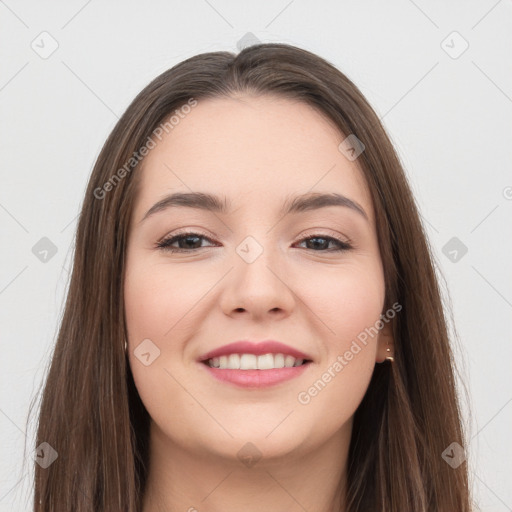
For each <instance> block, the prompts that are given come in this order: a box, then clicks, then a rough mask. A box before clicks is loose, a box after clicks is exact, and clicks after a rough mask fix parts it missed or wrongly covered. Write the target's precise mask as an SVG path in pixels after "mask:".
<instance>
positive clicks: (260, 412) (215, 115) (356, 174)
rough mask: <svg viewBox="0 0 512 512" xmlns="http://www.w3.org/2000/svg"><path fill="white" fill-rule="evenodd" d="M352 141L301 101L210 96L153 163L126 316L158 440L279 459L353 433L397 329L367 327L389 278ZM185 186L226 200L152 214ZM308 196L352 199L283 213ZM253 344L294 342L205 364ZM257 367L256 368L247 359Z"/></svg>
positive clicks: (136, 226) (133, 248)
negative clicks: (348, 149) (344, 147)
mask: <svg viewBox="0 0 512 512" xmlns="http://www.w3.org/2000/svg"><path fill="white" fill-rule="evenodd" d="M164 133H165V132H164ZM344 139H345V137H344V136H342V135H341V134H340V133H339V132H338V131H337V130H336V129H335V127H334V126H333V125H332V124H330V122H329V121H327V120H326V119H325V118H324V117H323V116H322V115H320V114H319V113H318V112H316V111H315V110H314V109H312V108H311V107H310V106H308V105H306V104H304V103H299V102H293V101H291V100H285V99H281V98H275V97H271V96H262V97H253V96H241V97H238V98H236V99H213V100H212V99H209V100H200V101H198V104H197V106H195V107H194V108H193V109H191V112H190V113H188V114H187V115H186V116H183V118H182V119H180V120H179V123H178V124H176V125H175V126H174V128H173V129H172V130H171V131H170V132H169V134H168V135H165V136H164V137H163V138H162V141H161V142H158V144H157V146H156V147H155V148H154V149H152V150H151V151H150V152H149V154H148V155H147V157H146V158H145V160H144V164H143V168H142V169H141V170H140V171H138V172H141V173H142V174H141V181H140V189H139V194H138V196H137V200H136V203H135V205H134V210H133V216H132V221H131V227H130V236H129V243H128V248H127V251H128V252H127V268H126V276H125V283H124V287H125V289H124V292H125V308H126V309H125V313H126V322H127V329H128V350H129V361H130V366H131V369H132V372H133V376H134V379H135V384H136V386H137V389H138V392H139V394H140V397H141V399H142V401H143V403H144V405H145V407H146V409H147V410H148V412H149V414H150V416H151V418H152V435H153V436H156V437H157V439H158V441H159V442H160V446H161V447H168V448H171V447H172V448H173V449H178V448H179V449H181V450H186V451H187V452H190V453H194V454H197V456H198V457H205V456H207V457H212V456H216V457H223V458H231V459H236V458H237V457H238V458H240V457H241V456H242V455H248V456H251V455H252V456H254V457H256V458H257V457H260V456H261V457H264V458H266V459H267V460H269V459H271V458H272V457H279V456H283V455H285V454H291V455H300V454H302V453H305V452H306V451H311V450H313V449H315V448H318V446H320V445H321V444H322V443H326V442H327V441H328V440H332V439H334V438H337V439H345V440H346V439H348V438H349V437H350V431H351V425H352V421H351V419H352V416H353V414H354V412H355V410H356V408H357V407H358V405H359V403H360V402H361V400H362V398H363V396H364V394H365V391H366V389H367V387H368V384H369V381H370V378H371V375H372V372H373V369H374V366H375V362H376V361H382V360H383V359H384V357H385V348H386V342H387V341H389V339H390V338H387V334H386V338H385V337H384V336H385V333H386V331H387V325H386V326H385V327H384V329H383V330H382V331H381V332H380V333H379V334H377V335H371V334H370V335H368V333H369V332H370V333H374V332H375V330H373V331H368V329H370V328H372V327H374V326H375V324H376V323H378V321H379V319H380V315H381V313H383V307H384V292H385V287H384V276H383V268H382V264H381V260H380V256H379V247H378V242H377V233H376V228H375V219H374V212H373V208H372V203H371V198H370V196H369V193H368V190H367V188H366V184H365V181H364V178H363V176H362V173H361V171H360V170H359V168H358V166H357V160H353V161H351V160H350V159H348V158H347V157H346V156H345V154H344V153H342V152H341V151H340V150H339V149H338V147H339V145H340V143H341V142H342V141H343V140H344ZM177 193H181V194H192V193H194V194H197V193H201V194H208V195H212V196H215V197H216V198H218V201H219V203H220V204H221V205H222V204H223V205H224V206H225V209H224V210H223V211H221V210H220V209H214V208H213V207H212V206H213V202H204V203H203V205H204V206H203V207H201V208H199V207H197V206H196V207H194V206H193V205H188V206H187V205H186V204H185V203H186V201H185V200H182V201H181V202H180V203H179V202H175V203H174V204H171V203H170V202H169V203H168V204H167V206H166V205H165V204H164V205H162V204H161V205H160V206H159V207H156V208H154V209H153V210H152V212H151V213H149V214H148V212H149V211H150V210H151V209H152V207H153V206H154V205H155V204H157V203H159V202H160V201H162V200H163V199H164V198H166V197H168V196H169V195H171V194H177ZM308 194H309V198H310V199H311V197H313V196H311V194H329V195H332V194H338V197H345V198H347V200H344V201H341V202H340V203H339V204H332V203H331V204H330V205H328V206H326V205H325V204H326V203H325V201H318V202H317V203H314V202H311V203H308V204H309V206H304V207H302V208H301V207H299V208H292V209H291V210H290V212H288V213H286V210H287V209H288V208H289V207H290V206H291V205H292V206H293V204H295V203H293V199H294V198H295V197H299V196H303V195H305V196H304V197H305V198H308ZM196 204H197V201H196ZM184 233H192V234H191V235H189V236H188V237H187V236H183V234H184ZM178 234H180V235H182V238H181V239H175V240H174V241H172V240H170V239H171V238H173V237H175V236H176V235H178ZM165 240H168V241H169V240H170V241H169V242H167V248H165V247H158V245H157V244H159V243H161V242H165ZM337 240H339V242H338V241H337ZM172 249H174V250H175V251H176V252H172ZM337 249H342V250H337ZM381 326H382V325H381ZM365 329H367V330H366V331H365ZM365 332H366V336H365V335H364V334H363V333H365ZM363 339H364V340H365V341H363ZM243 340H246V341H249V342H253V343H254V344H255V345H258V343H259V342H262V341H264V340H274V341H277V342H280V343H282V344H285V345H286V346H287V347H284V348H283V347H275V346H272V345H267V346H265V347H263V348H262V349H261V350H260V352H263V353H264V354H265V353H271V354H273V355H272V356H270V357H269V356H263V357H261V358H260V357H258V355H257V354H258V350H257V349H258V348H261V347H256V349H254V345H252V346H245V347H235V348H231V349H229V348H228V350H227V352H228V355H226V356H225V357H224V358H219V359H218V360H210V363H211V364H214V365H222V366H221V367H219V368H212V367H210V366H209V364H210V363H208V362H207V361H206V362H205V361H203V359H205V358H206V356H207V355H208V353H209V352H211V351H213V350H216V349H219V348H221V347H223V346H225V345H228V344H232V343H234V342H236V341H243ZM253 349H254V350H253ZM294 350H295V351H300V352H301V353H303V354H305V355H306V356H307V358H306V359H307V360H308V361H310V362H307V363H306V364H305V365H301V366H300V367H294V366H292V367H291V368H290V367H285V368H281V369H263V368H268V367H270V366H282V364H283V363H284V364H288V365H289V364H298V363H300V361H297V359H298V358H294V357H293V354H294ZM236 353H242V354H245V355H244V356H243V357H241V358H240V359H238V358H237V356H236V355H234V354H236ZM276 353H277V354H283V356H285V357H283V356H280V355H277V356H276V355H275V354H276ZM229 354H232V355H233V357H232V356H230V355H229ZM295 355H297V354H295ZM286 356H289V357H286ZM226 364H228V365H232V367H231V369H230V368H227V369H226V368H225V365H226ZM240 364H241V365H242V367H243V368H244V369H236V368H237V365H240ZM253 365H261V368H262V369H245V368H254V366H253ZM226 379H227V380H226ZM246 443H252V444H251V445H246ZM244 445H245V447H244ZM242 447H244V448H243V449H242V451H241V452H240V450H241V448H242ZM244 450H245V452H244ZM240 460H242V459H240Z"/></svg>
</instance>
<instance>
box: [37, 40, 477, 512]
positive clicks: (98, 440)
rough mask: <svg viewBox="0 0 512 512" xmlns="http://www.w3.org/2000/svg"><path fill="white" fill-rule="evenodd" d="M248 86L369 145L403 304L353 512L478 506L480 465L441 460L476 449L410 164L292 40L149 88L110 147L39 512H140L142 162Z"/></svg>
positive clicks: (357, 431)
mask: <svg viewBox="0 0 512 512" xmlns="http://www.w3.org/2000/svg"><path fill="white" fill-rule="evenodd" d="M240 93H242V94H246V93H248V94H257V95H259V94H273V95H281V96H282V97H285V98H291V99H294V100H300V101H302V102H305V103H308V104H309V105H311V106H313V107H315V108H316V109H318V111H319V112H321V113H322V114H323V115H325V116H326V117H327V118H328V119H330V120H331V121H333V122H334V123H335V124H336V125H337V126H338V128H339V131H340V134H341V135H344V136H348V135H350V134H353V135H355V136H356V137H357V138H358V139H359V140H360V141H362V142H363V144H364V146H365V150H364V151H363V152H362V153H361V154H360V156H359V158H358V164H359V166H360V167H361V169H362V171H363V173H364V176H365V178H366V182H367V184H368V187H369V190H370V192H371V196H372V200H373V205H374V209H375V215H376V222H377V232H378V237H379V247H380V251H381V258H382V262H383V266H384V276H385V282H386V296H385V309H388V308H389V307H390V306H391V305H392V304H394V303H395V302H398V303H399V304H400V305H401V306H402V311H401V313H400V314H399V315H397V316H395V318H394V319H393V320H392V322H393V332H394V348H395V360H394V362H393V363H392V364H390V363H385V364H377V365H376V366H375V370H374V374H373V377H372V380H371V382H370V385H369V388H368V390H367V393H366V395H365V397H364V399H363V401H362V403H361V404H360V406H359V407H358V409H357V411H356V414H355V418H354V424H353V432H352V439H351V444H350V449H349V459H348V475H347V476H348V482H347V484H348V487H347V512H348V511H350V512H363V511H364V512H368V511H370V510H371V511H377V510H379V511H386V512H404V511H406V510H407V511H414V512H427V511H436V512H468V511H469V510H471V501H470V493H469V488H468V475H467V465H466V463H465V462H463V463H462V464H460V465H458V467H452V465H450V464H448V463H447V462H446V461H445V459H444V458H443V457H442V453H443V452H444V451H445V449H446V448H447V447H448V446H449V445H450V444H451V443H453V442H457V443H458V444H460V445H461V446H464V445H465V443H464V439H463V428H462V423H461V413H460V408H459V402H458V398H457V393H456V380H455V376H454V361H453V357H452V352H451V348H450V344H449V335H448V329H447V321H446V317H445V312H444V310H443V304H442V300H441V292H440V289H439V285H438V281H437V278H436V273H435V269H434V262H433V259H432V256H431V254H430V250H429V247H428V243H427V238H426V234H425V232H424V230H423V227H422V224H421V222H420V218H419V215H418V210H417V207H416V205H415V201H414V199H413V197H412V194H411V191H410V188H409V185H408V183H407V180H406V177H405V175H404V171H403V169H402V166H401V163H400V161H399V158H398V157H397V154H396V153H395V150H394V148H393V145H392V143H391V141H390V139H389V138H388V136H387V135H386V133H385V130H384V128H383V126H382V124H381V122H380V120H379V118H378V116H377V115H376V113H375V112H374V111H373V109H372V108H371V107H370V105H369V104H368V102H367V101H366V99H365V98H364V96H363V95H362V94H361V92H360V91H359V89H358V88H357V87H356V86H355V85H354V84H353V83H352V82H351V81H350V80H349V79H348V78H347V77H346V76H345V75H344V74H343V73H341V72H340V71H339V70H337V69H336V68H335V67H334V66H333V65H331V64H330V63H328V62H327V61H325V60H323V59H321V58H320V57H318V56H316V55H314V54H313V53H310V52H308V51H306V50H303V49H300V48H297V47H294V46H290V45H286V44H258V45H255V46H251V47H249V48H246V49H244V50H243V51H241V52H240V53H239V54H238V55H235V54H233V53H230V52H211V53H204V54H201V55H197V56H194V57H191V58H189V59H187V60H185V61H183V62H181V63H179V64H177V65H176V66H174V67H173V68H171V69H169V70H168V71H166V72H164V73H162V74H161V75H160V76H158V77H157V78H156V79H154V80H153V81H152V82H151V83H150V84H149V85H148V86H147V87H146V88H145V89H144V90H143V91H142V92H140V93H139V94H138V95H137V97H136V98H135V99H134V101H133V102H132V103H131V104H130V106H129V107H128V108H127V110H126V112H125V113H124V114H123V116H122V117H121V119H120V120H119V122H118V123H117V124H116V126H115V128H114V129H113V131H112V133H111V134H110V136H109V137H108V139H107V141H106V143H105V145H104V147H103V148H102V151H101V153H100V155H99V157H98V159H97V162H96V165H95V166H94V169H93V172H92V175H91V177H90V180H89V183H88V187H87V191H86V195H85V199H84V202H83V205H82V210H81V214H80V218H79V222H78V228H77V234H76V244H75V252H74V262H73V268H72V275H71V280H70V284H69V291H68V294H67V300H66V304H65V309H64V314H63V318H62V321H61V325H60V330H59V333H58V338H57V341H56V345H55V349H54V352H53V356H52V359H51V365H50V367H49V371H48V374H47V377H46V382H45V385H44V389H43V394H42V401H41V407H40V413H39V418H38V425H37V438H36V446H37V447H39V446H40V445H41V443H48V445H49V446H50V447H52V449H53V450H55V451H56V452H57V453H58V458H57V459H56V460H55V461H54V462H53V463H52V464H50V465H49V466H48V467H46V468H43V467H42V466H41V465H40V464H38V463H36V464H34V467H35V482H34V483H35V489H34V491H35V494H34V510H35V511H37V512H50V511H52V512H53V511H64V510H65V511H74V512H86V511H87V512H93V511H94V512H100V511H108V512H112V511H123V512H124V511H129V512H132V511H133V512H136V511H140V510H141V503H142V496H143V493H144V490H145V484H146V478H147V474H148V466H149V452H148V441H149V428H148V427H149V415H148V412H147V411H146V409H145V407H144V405H143V404H142V402H141V400H140V397H139V395H138V393H137V390H136V388H135V385H134V381H133V377H132V374H131V371H130V367H129V364H128V360H127V357H126V355H125V352H124V340H125V337H126V332H125V320H124V303H123V280H124V271H125V251H126V246H127V236H128V229H129V220H130V215H131V211H132V205H133V203H134V199H135V196H136V193H137V186H138V180H137V176H138V174H140V172H139V173H138V171H140V162H139V159H138V158H135V159H134V155H139V151H140V149H141V148H142V147H143V146H144V145H145V144H147V143H148V140H149V138H151V137H153V136H154V133H155V130H156V129H157V128H158V126H159V125H160V124H161V123H163V122H165V120H166V119H168V118H169V116H171V115H172V114H173V113H174V112H175V111H176V110H178V109H179V108H180V107H183V105H186V104H187V103H189V104H190V101H191V99H192V98H193V99H195V101H201V100H202V99H207V98H218V97H227V98H229V97H233V96H235V95H239V94H240ZM168 126H170V125H169V124H168ZM152 134H153V135H152ZM341 140H342V139H341V138H340V142H341ZM121 169H124V171H121ZM108 183H110V185H108ZM43 447H45V448H46V449H47V451H48V446H47V445H43ZM43 452H44V450H43ZM43 452H42V453H43Z"/></svg>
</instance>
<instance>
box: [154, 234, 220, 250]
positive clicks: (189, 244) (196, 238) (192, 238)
mask: <svg viewBox="0 0 512 512" xmlns="http://www.w3.org/2000/svg"><path fill="white" fill-rule="evenodd" d="M202 240H208V241H210V242H211V241H212V240H210V239H209V238H208V237H206V236H204V235H202V234H200V233H192V232H190V233H180V234H179V235H173V236H171V237H169V238H165V239H164V240H162V241H160V242H158V243H157V244H156V246H157V248H159V249H161V250H163V251H169V252H190V251H196V250H198V249H202V248H203V247H204V246H201V241H202ZM176 242H177V243H178V247H172V245H173V244H175V243H176Z"/></svg>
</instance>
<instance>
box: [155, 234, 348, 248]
mask: <svg viewBox="0 0 512 512" xmlns="http://www.w3.org/2000/svg"><path fill="white" fill-rule="evenodd" d="M202 240H207V241H209V242H212V243H213V241H212V240H211V239H210V238H208V237H207V236H205V235H203V234H201V233H195V232H185V233H179V234H177V235H173V236H171V237H168V238H164V239H163V240H161V241H160V242H158V243H157V244H156V247H157V248H158V249H161V250H162V251H167V252H192V251H196V250H198V249H204V247H205V246H201V241H202ZM304 242H312V243H311V244H310V245H312V247H306V249H310V250H313V251H315V252H341V251H348V250H349V249H352V245H351V244H350V243H348V242H345V241H343V240H340V239H338V238H336V237H332V236H325V235H313V236H308V237H305V238H302V239H301V240H299V241H298V242H297V243H298V244H302V243H304ZM175 243H178V247H173V244H175ZM331 243H334V244H335V246H336V247H335V248H334V249H328V246H329V244H331ZM318 249H320V250H318Z"/></svg>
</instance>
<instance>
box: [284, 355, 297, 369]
mask: <svg viewBox="0 0 512 512" xmlns="http://www.w3.org/2000/svg"><path fill="white" fill-rule="evenodd" d="M293 363H295V357H293V356H285V358H284V365H285V366H286V368H291V367H292V366H293Z"/></svg>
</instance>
